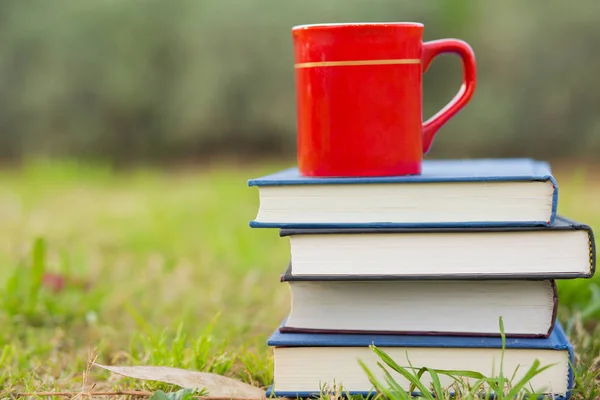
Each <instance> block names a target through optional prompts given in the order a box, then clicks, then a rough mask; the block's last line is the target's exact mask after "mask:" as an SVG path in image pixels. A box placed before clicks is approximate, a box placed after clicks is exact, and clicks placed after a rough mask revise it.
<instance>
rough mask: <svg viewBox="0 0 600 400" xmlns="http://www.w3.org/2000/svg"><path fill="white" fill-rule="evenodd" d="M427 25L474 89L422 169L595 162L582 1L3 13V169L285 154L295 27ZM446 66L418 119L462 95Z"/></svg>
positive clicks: (203, 2)
mask: <svg viewBox="0 0 600 400" xmlns="http://www.w3.org/2000/svg"><path fill="white" fill-rule="evenodd" d="M348 21H421V22H423V23H424V24H425V40H432V39H438V38H444V37H458V38H461V39H463V40H465V41H467V42H469V43H470V44H471V45H472V46H473V48H474V50H475V54H476V56H477V62H478V86H477V89H476V93H475V96H474V97H473V99H472V101H471V102H470V103H469V105H467V107H466V108H465V109H464V110H463V111H462V112H461V113H460V114H459V115H458V116H457V117H455V118H454V119H452V120H451V121H450V122H449V123H448V124H447V125H446V126H445V127H444V128H443V129H442V130H441V131H440V133H439V136H438V138H437V139H436V142H435V143H434V146H433V148H432V154H431V155H432V156H443V157H463V156H473V157H488V156H531V157H539V158H545V157H570V156H580V157H593V156H595V155H596V154H598V152H599V151H600V115H599V114H598V113H597V108H598V104H600V90H599V89H600V83H599V81H598V79H596V74H597V71H598V70H599V68H600V67H599V66H600V53H599V52H598V51H597V48H598V45H599V40H600V28H599V27H600V3H598V2H596V1H594V0H580V1H579V2H578V3H577V7H574V6H572V5H570V4H569V3H567V2H563V1H559V0H547V1H544V2H541V1H539V0H537V1H536V0H533V1H529V2H522V1H516V0H505V1H502V2H474V1H467V0H443V1H437V2H416V1H409V0H370V1H366V0H328V1H317V0H304V1H278V0H252V1H248V0H173V1H160V0H145V1H116V0H103V1H77V0H56V1H51V2H49V1H43V0H27V1H19V0H4V1H2V2H0V159H18V158H20V157H23V156H32V155H50V156H76V157H82V158H100V159H109V160H113V161H116V162H120V163H123V162H137V161H144V162H152V161H172V160H175V161H176V160H181V159H185V158H198V157H205V156H208V155H218V154H222V153H226V152H228V153H233V154H240V155H243V156H252V155H264V154H270V155H279V154H282V155H283V154H287V155H291V154H293V152H294V150H295V140H296V133H295V126H296V115H295V88H294V75H293V72H294V71H293V59H292V41H291V33H290V29H291V27H292V26H293V25H296V24H305V23H320V22H348ZM460 76H461V70H460V63H459V61H458V59H457V58H456V57H455V56H451V55H444V56H441V57H439V59H438V60H435V61H434V63H433V64H432V66H431V68H430V70H429V71H428V72H427V74H426V76H425V78H424V86H425V94H424V118H427V117H428V116H429V115H432V114H433V113H435V112H436V111H437V110H438V109H439V108H441V107H443V106H444V104H445V103H447V102H448V101H449V100H450V99H451V98H452V96H454V94H455V92H456V91H457V90H458V87H459V84H460Z"/></svg>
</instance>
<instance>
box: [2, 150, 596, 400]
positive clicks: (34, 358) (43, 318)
mask: <svg viewBox="0 0 600 400" xmlns="http://www.w3.org/2000/svg"><path fill="white" fill-rule="evenodd" d="M566 165H567V166H561V167H559V168H556V167H555V171H554V172H555V175H556V177H557V179H558V182H559V186H560V191H559V212H560V213H562V214H564V215H566V216H568V217H571V218H573V219H576V220H578V221H580V222H585V223H588V224H590V225H591V226H592V227H593V228H596V230H597V231H598V232H600V174H598V172H597V171H594V170H593V169H592V168H584V167H583V166H576V167H575V166H570V167H569V166H568V164H566ZM285 166H287V164H283V163H281V164H262V165H243V166H236V165H234V164H225V163H224V164H222V165H219V166H212V167H209V166H204V167H202V168H194V169H190V168H188V169H185V170H177V171H174V170H161V169H150V168H147V169H138V170H135V171H128V172H120V173H115V172H112V171H111V170H110V169H108V168H104V167H102V166H85V165H77V164H74V163H68V162H65V163H57V162H53V163H30V164H28V165H27V166H26V167H23V168H20V169H18V170H8V169H6V170H3V171H0V221H2V229H1V230H0V262H1V263H2V265H3V268H1V269H0V287H1V288H2V289H3V290H2V291H1V292H0V305H1V309H0V326H1V327H2V329H1V330H0V365H1V368H0V394H2V396H0V398H1V397H7V398H11V397H14V396H17V395H18V393H22V392H39V391H58V390H60V391H68V390H74V391H78V390H81V388H82V385H83V383H84V382H83V376H84V374H83V373H84V371H85V370H86V368H87V364H88V360H90V357H97V358H96V361H97V362H98V363H101V364H112V365H116V364H119V365H164V366H174V367H180V368H185V369H194V370H202V371H211V372H216V373H219V374H224V375H227V376H231V377H235V378H237V379H240V380H243V381H245V382H249V383H252V384H254V385H256V386H259V387H265V386H267V385H268V384H269V383H270V376H271V369H272V364H271V358H270V352H269V349H268V348H267V347H266V345H265V340H266V338H267V336H268V335H269V334H270V333H271V332H272V331H273V329H274V328H275V327H276V326H277V325H278V324H279V322H280V321H281V319H282V318H283V317H284V316H285V315H286V312H287V307H288V304H289V298H288V296H289V293H288V290H287V287H285V285H284V284H281V283H280V282H279V274H280V273H281V272H282V271H283V269H284V268H285V266H286V265H287V261H288V257H289V253H288V252H289V247H288V244H287V241H286V239H282V238H279V236H278V233H277V231H276V230H258V229H251V228H249V227H248V221H249V220H251V219H252V218H254V216H255V214H256V210H257V207H258V195H257V192H256V189H254V188H248V187H247V186H246V181H247V179H249V178H253V177H257V176H260V175H263V174H266V173H269V172H273V171H274V170H277V169H279V168H283V167H285ZM41 270H45V271H46V272H48V273H52V274H55V276H56V278H57V279H56V280H54V281H47V282H46V283H45V284H43V285H42V286H41V287H40V288H37V287H36V285H35V281H36V280H35V276H36V273H39V271H41ZM36 271H37V272H36ZM599 275H600V274H599ZM599 283H600V276H597V277H596V278H594V279H592V280H573V281H562V282H559V302H560V310H559V318H560V319H561V321H562V322H563V323H564V324H565V325H566V326H568V327H571V329H570V330H569V334H570V336H571V338H572V340H573V341H574V343H575V345H576V350H577V356H578V365H577V368H578V371H579V372H578V380H579V381H580V382H579V384H578V388H577V391H576V392H575V397H574V398H578V399H583V398H593V397H595V396H597V395H598V393H599V390H600V383H599V381H598V380H599V379H600V372H599V371H600V357H599V354H600V327H599V325H598V324H597V321H598V320H600V286H598V284H599ZM594 290H595V291H594ZM594 293H596V294H594ZM85 385H86V387H87V388H90V387H92V386H94V387H95V390H99V389H104V390H112V389H115V388H121V389H124V388H125V389H138V390H147V391H153V390H156V389H159V388H160V389H164V390H168V389H176V388H173V387H169V386H168V385H164V384H159V383H152V382H151V383H147V382H143V381H136V380H132V379H117V377H116V376H112V375H110V374H109V373H107V372H106V371H103V370H101V369H98V368H92V369H91V370H90V371H89V375H88V376H87V378H86V381H85ZM594 390H595V393H596V395H594Z"/></svg>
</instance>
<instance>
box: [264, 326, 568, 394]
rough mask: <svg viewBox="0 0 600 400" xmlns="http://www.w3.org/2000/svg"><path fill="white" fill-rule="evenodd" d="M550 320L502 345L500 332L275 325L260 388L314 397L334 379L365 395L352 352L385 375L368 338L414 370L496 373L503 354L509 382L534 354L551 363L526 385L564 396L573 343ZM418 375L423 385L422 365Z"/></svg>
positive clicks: (367, 387) (331, 387)
mask: <svg viewBox="0 0 600 400" xmlns="http://www.w3.org/2000/svg"><path fill="white" fill-rule="evenodd" d="M554 326H555V327H554V330H553V331H552V334H551V335H550V336H549V337H547V338H543V339H542V338H532V339H523V338H507V339H506V347H505V350H504V352H502V339H501V338H499V337H468V336H411V335H368V334H324V333H323V334H315V333H312V334H311V333H281V332H280V331H279V329H277V330H276V331H275V332H274V333H273V334H272V335H271V337H270V338H269V339H268V341H267V344H268V345H269V346H272V347H273V353H274V377H273V378H274V379H273V385H272V386H271V387H269V389H268V390H267V396H271V395H274V396H278V397H313V396H318V395H319V393H322V392H323V391H336V389H337V390H339V388H340V386H341V390H342V391H343V394H344V395H348V394H349V395H353V394H358V395H363V396H369V395H372V394H373V393H374V392H373V387H372V385H371V383H370V381H369V379H368V377H367V374H366V373H365V371H364V370H363V369H362V368H361V366H360V364H359V363H358V360H362V361H363V362H364V363H365V364H366V366H367V367H368V368H369V370H370V371H371V372H372V373H373V374H374V375H375V376H376V377H377V378H378V380H379V381H380V382H385V378H384V375H383V372H382V370H381V368H379V367H378V366H377V362H378V361H381V360H380V359H379V358H378V357H377V355H376V354H375V353H374V352H373V350H372V349H371V348H369V345H371V344H373V345H375V346H377V347H378V348H379V349H381V350H383V351H384V352H386V353H387V354H388V355H389V356H390V357H391V358H392V359H393V360H394V361H395V362H396V363H397V364H398V365H400V366H402V367H406V368H410V365H412V367H414V368H415V369H416V370H418V369H420V368H421V367H428V368H433V369H438V370H468V371H475V372H479V373H481V374H483V375H485V376H490V377H492V376H498V373H499V370H500V361H501V358H503V360H502V362H503V366H502V367H503V375H504V376H505V377H507V378H508V379H511V378H512V382H514V383H516V382H518V381H519V380H520V379H521V378H522V377H523V375H524V374H525V373H526V372H527V371H528V370H529V368H530V367H531V365H532V363H533V362H534V360H538V361H539V362H540V367H543V366H548V365H551V366H550V367H549V368H547V369H546V370H544V371H543V372H541V373H540V374H539V375H537V376H535V377H533V378H532V379H531V380H530V384H529V385H528V388H529V389H531V388H533V390H534V391H535V392H536V393H538V394H541V393H543V394H547V395H554V396H556V398H558V399H568V398H569V397H570V395H571V390H572V389H573V382H574V376H573V369H572V366H573V364H574V353H573V347H572V345H571V343H570V342H569V339H568V338H567V336H566V335H565V333H564V331H563V328H562V326H561V324H560V322H558V321H557V322H556V323H555V325H554ZM382 364H383V362H382ZM384 365H385V364H384ZM387 370H388V372H389V373H390V374H391V375H392V376H393V377H394V378H395V380H396V381H397V382H398V383H399V384H400V385H401V386H402V387H403V388H404V389H405V390H408V386H409V385H408V381H407V380H405V378H403V377H402V376H401V375H400V374H398V373H396V372H395V371H393V370H391V369H390V368H389V367H388V368H387ZM465 379H467V378H465ZM468 379H472V378H468ZM440 380H441V384H442V386H443V387H444V388H447V389H448V390H454V388H451V387H450V386H451V385H452V383H453V382H454V380H453V379H452V378H450V377H448V376H445V375H440ZM474 381H475V380H474V379H473V382H474ZM422 382H423V383H424V384H425V386H426V387H429V386H430V385H429V383H430V382H431V381H430V376H429V375H428V374H427V373H425V374H424V375H423V377H422ZM473 382H471V383H473Z"/></svg>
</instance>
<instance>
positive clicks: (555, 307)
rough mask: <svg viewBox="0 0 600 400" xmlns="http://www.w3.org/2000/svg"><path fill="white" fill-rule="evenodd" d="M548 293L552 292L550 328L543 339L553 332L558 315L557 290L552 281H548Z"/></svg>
mask: <svg viewBox="0 0 600 400" xmlns="http://www.w3.org/2000/svg"><path fill="white" fill-rule="evenodd" d="M550 291H551V292H552V293H551V296H552V317H551V319H550V328H549V329H548V332H546V335H545V336H544V337H548V336H550V334H551V333H552V331H553V330H554V326H555V325H556V317H557V314H558V290H557V288H556V281H555V280H554V279H551V280H550Z"/></svg>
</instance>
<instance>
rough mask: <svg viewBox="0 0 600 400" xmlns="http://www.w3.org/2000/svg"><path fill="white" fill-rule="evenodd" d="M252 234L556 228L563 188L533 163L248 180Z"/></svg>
mask: <svg viewBox="0 0 600 400" xmlns="http://www.w3.org/2000/svg"><path fill="white" fill-rule="evenodd" d="M248 185H249V186H253V187H257V188H258V190H259V200H260V204H259V209H258V213H257V215H256V218H255V219H254V220H253V221H251V222H250V226H251V227H255V228H342V227H343V228H352V227H354V228H363V227H423V226H492V225H496V226H522V225H542V226H549V225H552V223H553V221H554V218H555V216H556V210H557V202H558V185H557V183H556V180H555V179H554V177H553V176H552V172H551V169H550V166H549V164H548V163H546V162H543V161H536V160H532V159H473V160H426V161H424V162H423V170H422V174H420V175H413V176H388V177H341V178H324V177H305V176H302V175H300V174H299V172H298V169H297V168H289V169H286V170H283V171H279V172H276V173H274V174H270V175H267V176H263V177H261V178H256V179H250V180H249V181H248Z"/></svg>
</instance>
